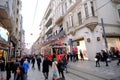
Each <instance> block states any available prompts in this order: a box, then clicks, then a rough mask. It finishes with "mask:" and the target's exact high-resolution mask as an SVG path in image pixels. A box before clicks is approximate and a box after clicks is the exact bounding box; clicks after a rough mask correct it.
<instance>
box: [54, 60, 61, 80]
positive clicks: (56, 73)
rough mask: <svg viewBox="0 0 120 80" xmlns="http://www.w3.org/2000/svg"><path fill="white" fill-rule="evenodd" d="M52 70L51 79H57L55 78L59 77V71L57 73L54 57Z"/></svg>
mask: <svg viewBox="0 0 120 80" xmlns="http://www.w3.org/2000/svg"><path fill="white" fill-rule="evenodd" d="M52 72H53V77H52V80H57V79H59V78H60V77H59V73H58V68H57V61H56V58H54V59H53V62H52Z"/></svg>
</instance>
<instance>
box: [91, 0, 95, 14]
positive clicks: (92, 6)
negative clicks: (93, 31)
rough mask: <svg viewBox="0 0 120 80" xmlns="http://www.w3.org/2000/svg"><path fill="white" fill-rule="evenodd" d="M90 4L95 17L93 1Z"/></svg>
mask: <svg viewBox="0 0 120 80" xmlns="http://www.w3.org/2000/svg"><path fill="white" fill-rule="evenodd" d="M90 3H91V11H92V16H95V12H94V4H93V1H91V2H90Z"/></svg>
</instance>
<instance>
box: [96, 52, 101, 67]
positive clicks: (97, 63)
mask: <svg viewBox="0 0 120 80" xmlns="http://www.w3.org/2000/svg"><path fill="white" fill-rule="evenodd" d="M95 58H96V67H100V59H101V56H100V53H96V56H95Z"/></svg>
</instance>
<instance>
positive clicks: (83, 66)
mask: <svg viewBox="0 0 120 80" xmlns="http://www.w3.org/2000/svg"><path fill="white" fill-rule="evenodd" d="M116 62H117V61H112V62H110V63H109V66H108V67H106V66H105V63H103V62H101V67H95V62H92V61H78V62H75V63H73V62H69V64H68V71H69V72H68V73H66V72H64V73H65V78H66V80H120V74H119V72H120V66H117V65H116ZM4 79H5V72H4ZM10 80H13V74H12V78H11V79H10ZM28 80H44V76H43V74H42V72H41V71H38V69H37V65H35V70H33V69H32V68H31V65H30V69H29V72H28ZM49 80H52V73H51V67H50V72H49Z"/></svg>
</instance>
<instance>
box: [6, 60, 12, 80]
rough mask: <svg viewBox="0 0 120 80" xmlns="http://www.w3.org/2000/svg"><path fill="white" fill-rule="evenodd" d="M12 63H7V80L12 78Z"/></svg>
mask: <svg viewBox="0 0 120 80" xmlns="http://www.w3.org/2000/svg"><path fill="white" fill-rule="evenodd" d="M11 66H12V65H11V61H8V62H7V63H6V80H9V79H10V78H11V70H12V67H11Z"/></svg>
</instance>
